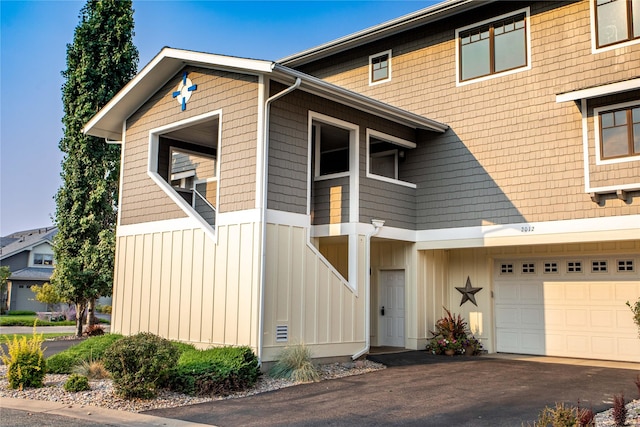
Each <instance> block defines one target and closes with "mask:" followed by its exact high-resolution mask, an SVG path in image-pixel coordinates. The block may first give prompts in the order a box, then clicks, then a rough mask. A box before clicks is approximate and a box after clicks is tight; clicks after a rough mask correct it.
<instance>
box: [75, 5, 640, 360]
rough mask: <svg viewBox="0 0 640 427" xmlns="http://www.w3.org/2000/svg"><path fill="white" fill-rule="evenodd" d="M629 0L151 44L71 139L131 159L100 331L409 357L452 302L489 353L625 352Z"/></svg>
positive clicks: (633, 124) (632, 189)
mask: <svg viewBox="0 0 640 427" xmlns="http://www.w3.org/2000/svg"><path fill="white" fill-rule="evenodd" d="M637 6H638V4H637V2H625V1H623V0H617V1H611V2H606V3H605V2H600V1H598V2H596V0H583V1H560V2H551V1H540V2H534V1H519V2H472V1H460V0H450V1H446V2H443V3H440V4H437V5H435V6H433V7H429V8H427V9H424V10H421V11H418V12H415V13H413V14H410V15H407V16H404V17H401V18H398V19H395V20H392V21H389V22H387V23H384V24H381V25H379V26H376V27H373V28H370V29H367V30H364V31H361V32H358V33H355V34H353V35H350V36H346V37H343V38H340V39H338V40H336V41H333V42H330V43H327V44H325V45H322V46H320V47H317V48H314V49H310V50H308V51H305V52H301V53H299V54H296V55H292V56H290V57H287V58H284V59H282V60H280V61H277V62H271V61H261V60H253V59H244V58H236V57H228V56H220V55H213V54H207V53H201V52H192V51H184V50H176V49H170V48H165V49H163V50H162V51H161V52H160V53H159V54H158V55H157V56H156V57H155V58H154V59H153V60H152V61H151V62H150V63H149V64H148V65H147V66H146V67H144V68H143V69H142V71H141V72H140V73H139V74H138V75H137V76H136V77H135V78H134V79H133V80H132V81H131V82H130V83H129V84H127V85H126V86H125V87H124V88H123V89H122V91H120V92H119V93H118V94H117V95H116V96H115V97H114V98H113V99H112V100H111V101H110V102H109V103H108V104H107V105H106V106H105V107H104V108H103V109H102V110H101V111H100V112H99V113H98V114H97V115H96V116H95V117H94V118H92V119H91V120H90V121H89V123H87V125H86V126H85V132H86V133H88V134H90V135H95V136H99V137H103V138H105V139H107V140H109V141H111V142H113V141H117V142H120V143H121V144H122V149H123V153H122V171H121V191H120V197H121V200H120V211H119V218H118V228H117V249H116V270H115V284H114V295H113V303H114V305H113V316H112V331H115V332H120V333H123V334H133V333H136V332H139V331H150V332H153V333H156V334H160V335H162V336H165V337H168V338H171V339H177V340H181V341H186V342H192V343H195V344H198V345H200V346H208V345H249V346H251V347H252V348H254V349H255V351H256V352H257V354H258V356H259V357H260V359H261V360H262V361H273V360H274V359H275V358H276V357H277V354H278V352H279V351H280V350H281V349H282V348H283V347H284V346H286V345H288V344H294V343H300V342H304V343H306V344H307V345H308V346H309V347H310V348H311V350H312V351H313V354H314V356H315V357H333V356H351V357H353V358H357V357H359V356H361V355H363V354H366V353H367V352H368V351H369V350H370V347H371V346H394V347H402V348H409V349H424V348H425V344H426V342H427V339H428V337H429V336H430V334H429V330H431V329H433V327H434V324H435V322H436V320H437V319H438V318H440V317H441V316H442V315H443V307H446V308H448V309H451V310H452V311H453V312H455V313H460V314H462V315H463V316H464V318H465V319H467V320H468V321H469V325H470V327H471V330H472V331H473V333H474V334H475V335H476V336H477V337H479V338H480V339H481V340H482V343H483V344H484V347H485V348H486V349H487V350H488V351H489V352H491V353H493V352H507V353H525V354H536V355H551V356H568V357H582V358H593V359H611V360H623V361H634V362H640V340H638V339H637V335H636V334H637V331H636V328H635V325H634V324H633V320H632V315H631V311H630V310H629V309H628V307H626V305H625V302H626V301H628V300H635V299H636V298H637V297H638V296H639V295H640V255H639V254H640V142H639V141H640V65H639V64H640V30H639V28H640V22H638V14H637V11H636V10H634V9H633V8H637ZM618 8H619V10H618ZM618 12H619V13H618Z"/></svg>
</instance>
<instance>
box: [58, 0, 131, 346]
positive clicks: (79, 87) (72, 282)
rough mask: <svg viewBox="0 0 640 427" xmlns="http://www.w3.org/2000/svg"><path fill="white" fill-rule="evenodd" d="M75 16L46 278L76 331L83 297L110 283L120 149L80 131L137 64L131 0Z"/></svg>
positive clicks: (91, 5) (106, 290) (96, 4)
mask: <svg viewBox="0 0 640 427" xmlns="http://www.w3.org/2000/svg"><path fill="white" fill-rule="evenodd" d="M79 18H80V23H79V24H78V26H77V27H76V29H75V33H74V37H73V43H71V44H68V45H67V69H66V70H65V71H63V72H62V75H63V77H64V78H65V80H66V81H65V83H64V86H63V87H62V100H63V103H64V118H63V120H62V121H63V124H64V136H63V138H62V140H61V141H60V144H59V147H60V150H61V151H62V152H63V153H64V158H63V160H62V172H61V177H62V181H63V182H62V187H60V189H59V190H58V193H57V194H56V197H55V200H56V218H55V222H56V225H57V226H58V230H59V232H58V234H57V235H56V237H55V241H54V255H55V259H56V266H55V270H54V273H53V276H52V278H51V283H52V284H53V285H54V286H55V289H56V291H57V293H58V294H59V295H60V296H61V297H62V298H63V299H64V300H66V301H70V302H73V303H74V304H75V305H76V335H78V336H80V335H82V319H83V317H84V315H85V312H86V310H87V305H88V304H89V302H90V301H95V299H96V298H98V297H100V296H108V295H111V290H112V288H113V265H114V262H113V259H114V249H115V225H116V211H117V202H118V181H119V169H120V147H119V146H117V145H112V144H107V143H106V142H105V141H104V140H103V139H100V138H95V137H91V136H87V135H84V134H83V133H82V128H83V126H84V125H85V124H86V123H87V122H88V121H89V119H91V117H93V115H95V114H96V113H97V112H98V111H99V110H100V108H102V107H103V106H104V105H105V104H106V103H107V102H108V101H109V100H110V99H111V98H112V97H113V96H114V95H115V94H116V92H118V91H119V90H120V89H121V88H122V87H123V86H124V85H125V84H126V83H127V82H128V81H129V80H131V78H132V77H133V76H134V75H135V73H136V69H137V66H138V50H137V49H136V47H135V46H134V44H133V35H134V33H133V29H134V23H133V8H132V3H131V1H130V0H123V1H120V0H88V1H87V3H86V4H85V6H84V7H83V8H82V10H81V11H80V16H79ZM88 318H89V319H92V318H93V316H92V313H89V316H88Z"/></svg>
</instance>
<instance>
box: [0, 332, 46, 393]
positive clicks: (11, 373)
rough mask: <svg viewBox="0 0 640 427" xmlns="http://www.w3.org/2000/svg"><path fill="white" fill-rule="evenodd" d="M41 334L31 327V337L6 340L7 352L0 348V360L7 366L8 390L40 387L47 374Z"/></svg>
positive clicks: (15, 337)
mask: <svg viewBox="0 0 640 427" xmlns="http://www.w3.org/2000/svg"><path fill="white" fill-rule="evenodd" d="M43 341H44V338H43V337H42V334H40V335H37V334H36V328H35V326H34V327H33V336H32V337H31V338H29V339H27V337H26V336H23V337H22V338H18V337H17V336H15V335H14V337H13V340H9V339H8V338H7V339H6V345H7V351H8V354H7V353H5V351H4V348H2V347H0V359H1V360H2V363H4V364H5V365H7V380H8V381H9V388H13V389H16V388H17V389H19V390H22V389H23V388H24V387H42V386H43V384H44V376H45V374H46V373H47V364H46V362H45V359H44V354H43V351H44V350H43V348H42V342H43Z"/></svg>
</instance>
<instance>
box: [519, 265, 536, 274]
mask: <svg viewBox="0 0 640 427" xmlns="http://www.w3.org/2000/svg"><path fill="white" fill-rule="evenodd" d="M522 272H523V273H525V274H534V273H535V272H536V265H535V264H533V263H525V264H522Z"/></svg>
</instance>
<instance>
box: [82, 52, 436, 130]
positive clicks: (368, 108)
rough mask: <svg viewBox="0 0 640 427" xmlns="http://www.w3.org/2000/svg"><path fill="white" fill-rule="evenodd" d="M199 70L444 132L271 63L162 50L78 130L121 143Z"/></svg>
mask: <svg viewBox="0 0 640 427" xmlns="http://www.w3.org/2000/svg"><path fill="white" fill-rule="evenodd" d="M187 65H191V66H199V67H204V68H215V69H224V70H232V71H237V72H240V73H244V74H255V75H266V76H269V77H272V78H274V79H278V80H280V81H283V82H284V83H290V82H291V83H292V82H293V81H295V79H297V78H300V80H301V81H302V83H301V85H300V90H303V91H305V92H309V93H312V94H315V95H318V96H321V97H323V98H326V99H330V100H333V101H336V102H339V103H341V104H343V105H347V106H350V107H353V108H356V109H358V110H361V111H365V112H368V113H371V114H374V115H376V116H379V117H382V118H386V119H388V120H391V121H394V122H397V123H400V124H403V125H406V126H410V127H413V128H415V129H426V130H431V131H434V132H445V131H446V130H447V129H448V126H447V125H445V124H442V123H439V122H437V121H434V120H431V119H428V118H426V117H423V116H420V115H417V114H414V113H411V112H408V111H405V110H402V109H400V108H397V107H393V106H391V105H388V104H385V103H383V102H380V101H377V100H374V99H372V98H368V97H365V96H363V95H360V94H358V93H355V92H352V91H349V90H347V89H344V88H341V87H339V86H336V85H334V84H331V83H328V82H325V81H324V80H321V79H318V78H316V77H313V76H310V75H308V74H304V73H301V72H299V71H296V70H293V69H291V68H288V67H285V66H282V65H279V64H276V63H274V62H271V61H262V60H256V59H245V58H237V57H229V56H222V55H214V54H209V53H202V52H193V51H187V50H179V49H172V48H164V49H162V51H161V52H160V53H159V54H158V55H157V56H156V57H155V58H153V60H151V62H149V64H147V65H146V66H145V67H144V68H143V69H142V71H140V73H138V75H136V77H134V78H133V79H132V80H131V81H130V82H129V83H127V84H126V85H125V86H124V88H122V89H121V90H120V91H119V92H118V93H117V94H116V95H115V96H114V97H113V99H111V100H110V101H109V102H108V103H107V104H106V105H105V106H104V108H102V109H101V110H100V111H99V112H98V113H97V114H96V115H95V116H94V117H93V118H91V120H89V122H87V124H86V125H85V126H84V128H83V130H82V131H83V132H84V133H85V134H88V135H92V136H96V137H100V138H105V139H106V140H107V141H108V140H113V141H121V140H122V132H123V123H124V122H125V121H126V120H127V118H129V117H130V116H131V115H132V114H133V113H134V112H135V111H137V110H138V109H139V108H140V107H141V106H142V105H143V104H144V103H145V102H146V101H147V100H148V99H149V98H150V97H151V96H153V94H154V93H156V91H157V90H158V89H159V88H161V87H162V86H163V85H165V84H166V83H167V82H168V81H169V80H170V79H171V78H173V77H174V76H175V75H176V74H177V73H178V72H179V71H180V70H181V69H183V68H184V67H185V66H187Z"/></svg>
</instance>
